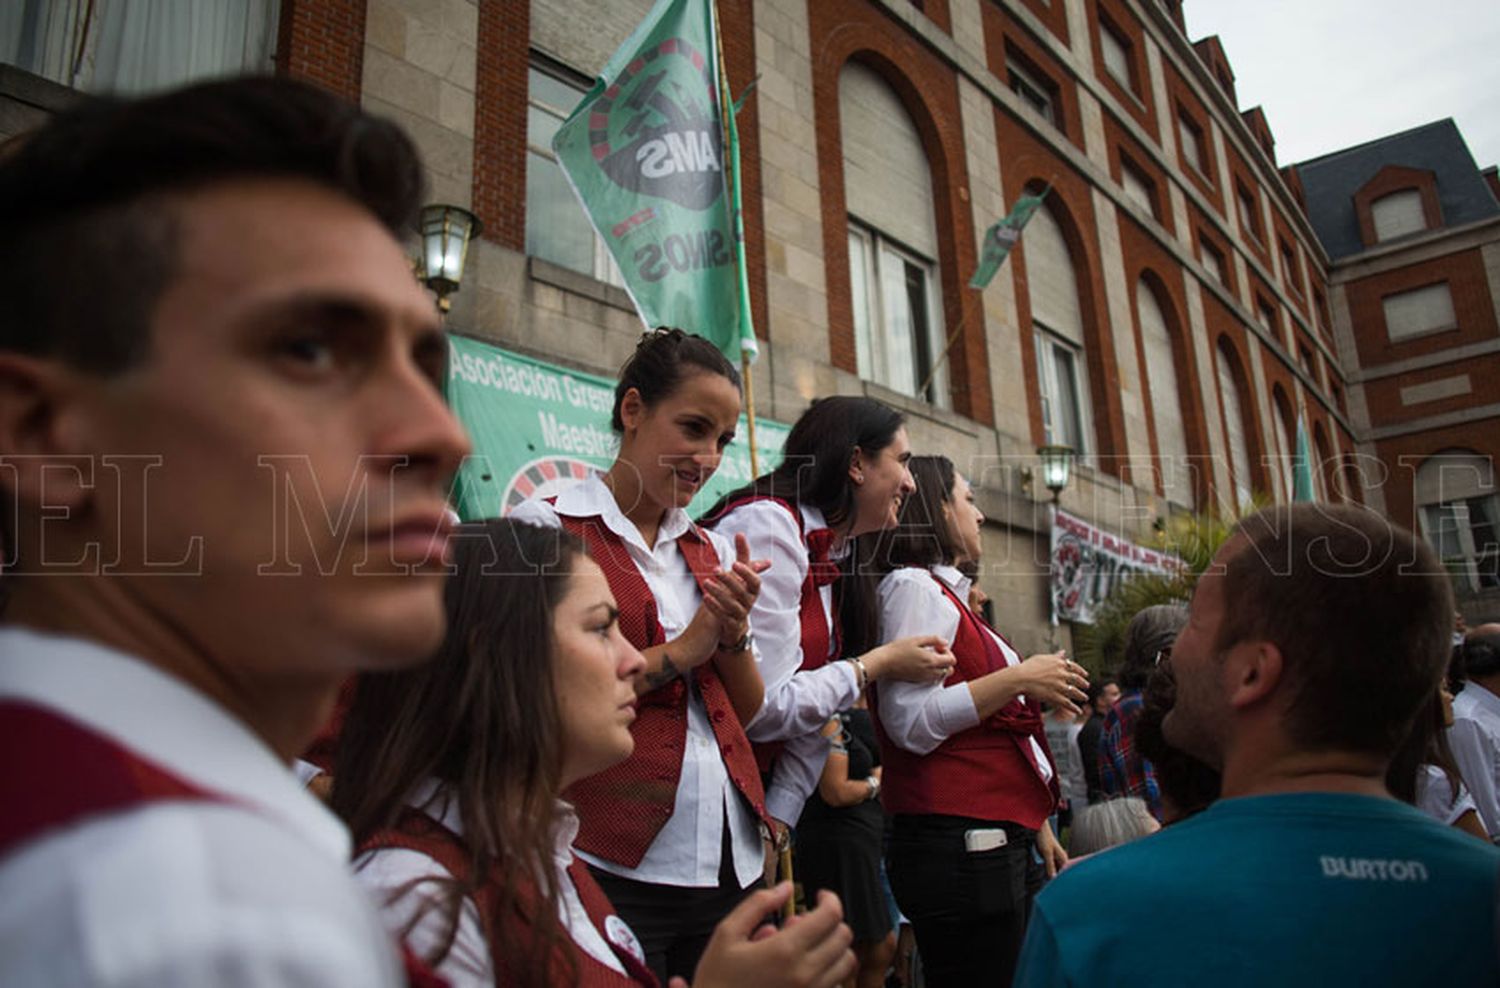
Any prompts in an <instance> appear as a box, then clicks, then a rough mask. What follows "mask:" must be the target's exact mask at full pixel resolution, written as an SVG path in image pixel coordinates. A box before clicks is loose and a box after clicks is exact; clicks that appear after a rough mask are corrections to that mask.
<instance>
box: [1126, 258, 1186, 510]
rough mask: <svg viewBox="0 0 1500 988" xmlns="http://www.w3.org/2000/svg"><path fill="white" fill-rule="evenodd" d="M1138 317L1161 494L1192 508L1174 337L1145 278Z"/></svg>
mask: <svg viewBox="0 0 1500 988" xmlns="http://www.w3.org/2000/svg"><path fill="white" fill-rule="evenodd" d="M1135 307H1136V316H1137V318H1138V319H1139V320H1140V324H1141V342H1142V344H1143V347H1144V349H1145V353H1146V375H1147V381H1148V384H1149V386H1148V388H1147V392H1146V394H1147V399H1146V405H1147V411H1148V414H1150V416H1151V420H1152V422H1154V423H1155V425H1156V452H1157V457H1158V466H1159V467H1160V469H1161V483H1162V493H1163V494H1164V495H1165V497H1166V498H1167V500H1168V501H1176V502H1177V503H1178V504H1185V505H1188V506H1189V507H1191V506H1193V485H1192V477H1191V475H1190V473H1189V470H1188V445H1187V431H1186V429H1185V428H1184V426H1183V415H1182V397H1181V393H1180V392H1179V390H1178V387H1177V358H1176V357H1175V356H1174V355H1173V353H1172V337H1171V334H1170V332H1169V331H1168V329H1167V318H1166V315H1165V314H1164V313H1163V312H1162V309H1161V304H1160V303H1159V302H1158V301H1157V298H1156V292H1154V291H1153V290H1152V289H1151V286H1150V285H1148V284H1147V283H1146V279H1144V278H1142V279H1141V280H1140V281H1138V282H1136V286H1135Z"/></svg>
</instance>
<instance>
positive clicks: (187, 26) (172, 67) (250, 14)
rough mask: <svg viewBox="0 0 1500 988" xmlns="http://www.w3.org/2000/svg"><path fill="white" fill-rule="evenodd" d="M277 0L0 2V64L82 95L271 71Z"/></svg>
mask: <svg viewBox="0 0 1500 988" xmlns="http://www.w3.org/2000/svg"><path fill="white" fill-rule="evenodd" d="M279 22H280V3H279V0H194V2H192V3H185V2H182V0H131V2H113V3H98V2H96V0H3V2H0V62H4V63H7V64H10V65H15V66H17V67H19V68H22V69H25V70H26V71H28V72H33V73H35V74H37V75H39V76H42V77H44V78H47V79H51V80H52V81H53V82H57V83H61V84H62V85H64V86H70V87H72V88H74V89H81V90H84V91H86V92H101V93H102V92H112V93H122V94H133V93H143V92H149V91H152V90H159V89H167V88H170V87H172V86H179V85H182V84H183V83H186V82H190V81H193V80H197V79H206V78H211V77H214V76H222V75H237V74H240V73H246V72H252V73H253V72H271V71H272V70H273V69H274V68H275V65H274V58H275V50H276V35H277V27H278V24H279Z"/></svg>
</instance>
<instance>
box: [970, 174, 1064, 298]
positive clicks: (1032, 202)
mask: <svg viewBox="0 0 1500 988" xmlns="http://www.w3.org/2000/svg"><path fill="white" fill-rule="evenodd" d="M1051 191H1052V186H1051V185H1050V184H1049V185H1048V186H1047V187H1046V188H1045V189H1043V190H1042V191H1041V192H1038V193H1037V194H1036V195H1034V196H1022V197H1021V198H1020V199H1018V200H1016V206H1015V208H1014V209H1012V210H1011V211H1010V214H1009V215H1008V216H1006V217H1005V218H1004V219H1002V220H1000V221H999V222H998V223H996V224H995V225H994V226H992V227H990V228H989V229H988V230H986V231H985V234H984V249H983V253H981V254H980V255H979V267H978V269H976V270H975V272H974V277H972V278H970V279H969V287H970V288H983V287H984V286H986V285H988V284H989V283H990V281H991V280H992V279H993V278H994V277H995V272H996V271H999V270H1000V265H1002V264H1004V263H1005V259H1006V258H1007V257H1009V256H1010V249H1011V248H1012V247H1014V246H1015V245H1016V241H1017V240H1020V239H1021V231H1022V230H1023V229H1024V228H1025V227H1026V223H1027V221H1028V220H1030V219H1031V214H1032V213H1034V212H1036V210H1037V207H1038V206H1040V205H1041V204H1042V200H1043V199H1045V198H1047V193H1048V192H1051Z"/></svg>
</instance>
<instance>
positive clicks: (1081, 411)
mask: <svg viewBox="0 0 1500 988" xmlns="http://www.w3.org/2000/svg"><path fill="white" fill-rule="evenodd" d="M1021 249H1022V250H1023V251H1025V253H1026V287H1027V292H1028V294H1029V296H1030V299H1031V326H1032V332H1033V333H1034V334H1035V342H1036V361H1037V381H1038V383H1039V384H1040V389H1041V399H1042V431H1043V433H1044V441H1045V442H1047V443H1050V444H1057V445H1061V446H1072V447H1073V448H1074V449H1075V450H1077V451H1078V453H1079V455H1080V456H1083V455H1087V454H1089V453H1092V452H1093V446H1094V437H1093V429H1092V428H1091V427H1090V424H1089V423H1090V421H1091V417H1090V414H1089V399H1088V375H1087V370H1086V367H1085V364H1084V354H1083V306H1082V304H1081V303H1080V301H1079V298H1078V276H1077V274H1076V273H1075V272H1074V268H1073V255H1072V252H1071V251H1069V250H1068V243H1067V241H1066V240H1065V239H1064V238H1063V231H1062V227H1061V226H1059V225H1058V222H1057V218H1056V217H1055V216H1053V215H1052V211H1051V209H1050V208H1049V207H1047V206H1045V205H1044V206H1042V208H1040V209H1038V210H1037V211H1036V212H1035V213H1034V214H1033V215H1032V217H1031V221H1030V222H1029V223H1027V224H1026V237H1025V239H1024V240H1022V241H1021Z"/></svg>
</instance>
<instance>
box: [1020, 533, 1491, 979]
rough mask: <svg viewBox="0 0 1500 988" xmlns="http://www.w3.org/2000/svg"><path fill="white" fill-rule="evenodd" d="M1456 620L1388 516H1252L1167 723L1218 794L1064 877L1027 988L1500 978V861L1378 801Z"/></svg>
mask: <svg viewBox="0 0 1500 988" xmlns="http://www.w3.org/2000/svg"><path fill="white" fill-rule="evenodd" d="M1452 614H1453V608H1452V602H1451V594H1450V591H1449V588H1448V582H1447V578H1446V576H1445V574H1444V571H1443V568H1442V566H1441V565H1440V564H1439V563H1438V560H1437V559H1436V557H1435V556H1434V555H1433V553H1432V551H1431V550H1430V549H1429V548H1428V547H1427V546H1426V545H1425V544H1424V543H1422V542H1421V541H1420V540H1418V539H1416V538H1414V537H1413V536H1412V535H1411V534H1410V533H1409V532H1406V531H1405V530H1403V529H1400V528H1396V527H1394V526H1392V525H1391V524H1390V523H1389V522H1387V521H1385V520H1384V519H1382V518H1380V517H1379V516H1377V515H1374V514H1372V513H1370V512H1367V511H1364V510H1361V509H1356V508H1353V507H1348V506H1331V505H1322V504H1295V505H1289V506H1284V507H1279V508H1272V509H1267V510H1266V511H1262V512H1260V513H1258V514H1256V515H1253V516H1251V517H1250V518H1247V519H1245V520H1244V521H1243V522H1241V524H1240V525H1239V527H1238V528H1237V530H1236V533H1235V535H1234V537H1233V538H1231V539H1230V540H1229V542H1227V543H1226V544H1225V545H1224V547H1223V548H1222V549H1221V550H1220V552H1219V553H1218V555H1217V556H1216V557H1215V559H1214V563H1213V565H1211V566H1210V568H1209V570H1208V572H1206V573H1205V574H1204V575H1203V577H1202V578H1201V579H1200V580H1199V583H1198V586H1197V590H1196V591H1195V593H1194V595H1193V602H1192V607H1191V611H1190V617H1189V622H1188V625H1187V627H1186V628H1184V629H1183V631H1182V633H1181V634H1180V635H1179V636H1178V638H1177V641H1176V643H1175V644H1174V645H1173V648H1172V651H1171V662H1172V668H1173V671H1174V673H1175V675H1176V679H1177V701H1176V706H1175V707H1174V708H1173V709H1172V711H1171V712H1170V713H1169V714H1168V715H1167V717H1166V720H1165V721H1164V723H1163V731H1164V732H1165V734H1166V737H1167V740H1168V741H1170V742H1171V743H1172V744H1174V745H1176V746H1177V747H1180V748H1182V749H1183V750H1184V751H1187V752H1188V753H1190V754H1193V755H1195V756H1197V757H1198V758H1200V759H1202V760H1203V761H1205V762H1208V763H1209V764H1211V765H1213V766H1215V767H1216V768H1218V769H1219V770H1220V771H1221V772H1222V773H1223V780H1224V783H1223V798H1221V799H1220V800H1219V802H1217V803H1215V804H1214V805H1213V806H1212V807H1210V808H1209V809H1208V810H1206V811H1204V812H1203V813H1201V814H1199V815H1198V816H1196V817H1193V818H1191V819H1189V820H1186V821H1184V822H1182V823H1178V824H1174V825H1172V826H1169V827H1167V828H1166V829H1165V830H1163V831H1162V832H1161V833H1159V834H1157V835H1155V836H1152V837H1148V838H1145V839H1143V840H1139V841H1136V842H1134V843H1132V844H1128V845H1126V846H1124V847H1120V848H1117V849H1115V850H1112V851H1109V852H1107V853H1104V854H1101V855H1098V856H1097V857H1095V858H1092V859H1090V860H1087V861H1083V862H1081V863H1079V864H1078V865H1077V866H1076V867H1075V868H1071V869H1069V870H1068V871H1067V872H1066V873H1065V874H1063V875H1062V876H1061V877H1059V878H1058V879H1057V880H1056V881H1055V882H1053V883H1052V884H1051V885H1050V886H1049V887H1048V888H1047V889H1046V890H1045V891H1043V893H1042V894H1041V895H1040V896H1039V897H1038V898H1037V901H1036V906H1035V909H1034V912H1033V914H1032V918H1031V926H1030V928H1029V930H1028V933H1027V937H1026V943H1025V946H1024V948H1023V950H1022V956H1021V961H1020V966H1019V969H1018V972H1017V975H1016V980H1015V984H1016V985H1017V986H1020V988H1033V986H1042V985H1113V984H1151V985H1173V984H1206V985H1212V986H1214V988H1225V986H1229V985H1272V984H1274V985H1302V984H1305V985H1323V984H1332V983H1338V984H1362V985H1418V984H1443V985H1469V984H1473V985H1480V984H1483V985H1495V984H1497V983H1500V958H1497V951H1496V892H1497V879H1500V851H1497V850H1496V849H1495V848H1494V847H1491V846H1489V845H1487V844H1485V843H1482V842H1480V841H1478V840H1476V839H1474V838H1473V837H1471V836H1469V835H1467V834H1464V833H1461V832H1459V831H1456V830H1454V829H1452V828H1448V827H1443V826H1441V825H1439V824H1437V823H1436V822H1434V821H1432V820H1430V819H1428V818H1427V817H1425V816H1423V815H1422V814H1421V813H1419V812H1418V811H1416V810H1415V809H1413V808H1411V807H1409V806H1406V805H1404V804H1401V803H1398V802H1397V801H1396V800H1394V799H1393V798H1392V797H1391V796H1390V794H1389V793H1388V792H1386V789H1385V785H1384V777H1385V770H1386V764H1387V762H1388V761H1389V759H1390V756H1391V753H1392V752H1394V751H1395V749H1396V747H1397V746H1398V745H1399V743H1400V742H1401V740H1402V739H1403V737H1404V736H1405V734H1406V732H1407V730H1408V729H1409V728H1410V726H1411V724H1412V722H1413V719H1414V717H1415V716H1416V714H1417V712H1418V711H1419V710H1425V709H1426V708H1427V705H1428V704H1429V703H1430V702H1431V697H1432V694H1433V692H1434V691H1435V690H1436V689H1437V685H1438V681H1439V679H1440V677H1441V676H1442V675H1443V672H1444V669H1445V667H1446V663H1447V659H1448V652H1449V628H1450V625H1451V622H1452Z"/></svg>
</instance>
